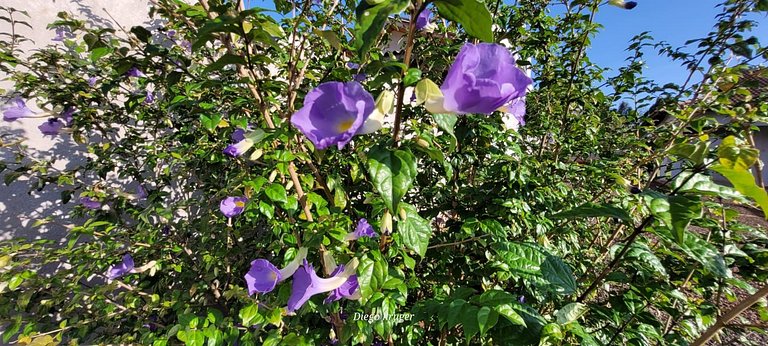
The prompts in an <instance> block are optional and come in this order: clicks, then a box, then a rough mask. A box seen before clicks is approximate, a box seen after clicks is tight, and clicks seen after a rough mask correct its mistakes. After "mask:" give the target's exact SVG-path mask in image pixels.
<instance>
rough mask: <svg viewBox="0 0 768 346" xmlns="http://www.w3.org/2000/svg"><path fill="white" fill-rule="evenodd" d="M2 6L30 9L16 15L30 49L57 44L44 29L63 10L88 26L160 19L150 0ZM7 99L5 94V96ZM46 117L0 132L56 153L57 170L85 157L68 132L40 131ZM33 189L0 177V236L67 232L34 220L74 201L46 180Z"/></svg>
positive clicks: (10, 2)
mask: <svg viewBox="0 0 768 346" xmlns="http://www.w3.org/2000/svg"><path fill="white" fill-rule="evenodd" d="M0 6H4V7H13V8H15V9H17V10H20V11H27V13H29V16H30V18H24V17H19V18H18V19H21V20H24V21H26V22H28V23H29V24H30V25H31V26H32V29H29V28H27V27H26V26H22V25H19V26H17V27H16V32H17V33H18V34H20V35H23V36H25V37H27V38H29V39H31V40H32V41H33V42H26V43H24V44H22V45H21V49H23V50H24V51H25V52H27V54H28V53H30V52H31V51H32V50H33V49H35V48H36V47H45V46H47V45H51V44H57V42H52V41H51V39H52V38H53V37H54V36H55V33H54V31H53V30H48V29H46V26H47V25H48V24H49V23H51V22H53V21H55V20H56V14H57V13H59V12H62V11H64V12H69V13H70V14H71V15H72V16H73V17H75V18H78V19H82V20H86V21H87V22H88V23H89V24H90V25H93V26H99V27H111V28H114V29H117V30H119V26H118V24H117V23H115V21H114V20H113V19H112V18H114V19H115V20H116V21H117V22H118V23H119V25H121V26H123V27H124V28H126V29H130V28H131V27H132V26H135V25H144V26H151V25H154V24H156V23H157V22H156V21H152V20H150V18H149V15H148V11H149V1H148V0H2V1H0ZM3 15H4V14H3ZM17 15H18V14H17ZM110 16H111V17H112V18H110ZM9 31H10V25H9V24H8V23H5V22H4V21H0V32H9ZM0 39H3V40H6V39H7V38H6V37H2V38H0ZM6 77H7V76H5V75H3V74H2V73H0V89H3V90H0V92H1V94H2V95H4V96H7V95H10V94H12V90H11V89H12V87H13V83H11V82H9V81H8V80H6ZM6 99H7V98H5V97H4V98H3V101H4V100H6ZM28 105H29V106H30V107H31V108H33V109H35V110H37V108H35V107H34V102H28ZM45 121H46V119H44V118H37V119H20V120H17V121H14V122H5V121H2V120H0V135H4V136H7V135H10V136H11V137H12V138H21V139H23V140H24V144H25V145H27V146H28V147H29V149H28V153H29V154H30V156H31V157H33V158H37V159H50V158H52V157H55V158H56V160H57V161H56V164H55V167H56V168H59V169H61V168H64V167H65V166H67V165H72V164H74V163H76V161H77V160H78V159H82V157H83V156H82V150H81V149H82V148H79V147H78V146H77V145H76V144H75V143H74V142H72V140H71V139H69V138H67V136H65V135H62V136H58V137H55V138H51V137H50V136H48V137H43V136H42V134H41V133H40V130H39V129H38V128H37V127H38V126H39V125H40V124H42V123H43V122H45ZM3 140H4V141H5V142H8V137H4V139H3ZM12 157H13V156H12V151H11V150H10V149H8V148H0V158H2V159H8V158H12ZM6 173H8V171H7V170H6V171H5V172H2V173H0V176H4V175H5V174H6ZM29 189H30V188H29V184H28V182H27V181H22V180H20V181H16V182H14V183H13V184H11V185H10V186H5V184H2V182H1V180H0V239H9V238H12V237H26V238H33V239H34V238H48V239H54V240H59V239H61V238H62V237H63V236H64V235H66V228H65V227H64V226H63V225H59V224H47V225H45V226H43V227H37V228H36V227H32V225H33V224H34V222H35V221H36V220H38V219H42V218H45V217H47V216H59V217H62V216H64V215H66V214H67V211H68V209H69V207H71V206H72V205H73V202H70V203H69V204H68V205H66V206H64V207H62V206H61V205H60V204H61V203H60V201H59V198H60V191H59V190H58V189H56V187H55V185H48V186H46V188H45V189H44V190H43V191H40V192H38V191H35V190H33V191H32V193H31V194H27V192H28V190H29ZM75 197H77V195H75ZM64 224H66V221H65V222H64Z"/></svg>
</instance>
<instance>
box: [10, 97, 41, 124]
mask: <svg viewBox="0 0 768 346" xmlns="http://www.w3.org/2000/svg"><path fill="white" fill-rule="evenodd" d="M34 115H35V112H33V111H32V110H31V109H29V107H27V104H26V103H25V102H24V100H22V99H21V97H16V98H14V99H12V100H11V102H9V103H8V104H6V105H5V106H4V107H3V120H5V121H14V120H16V119H19V118H27V117H31V116H34Z"/></svg>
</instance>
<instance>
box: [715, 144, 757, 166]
mask: <svg viewBox="0 0 768 346" xmlns="http://www.w3.org/2000/svg"><path fill="white" fill-rule="evenodd" d="M717 156H718V158H720V165H721V166H722V167H726V168H728V169H732V170H735V171H745V170H748V169H749V168H750V167H752V165H754V164H755V162H756V161H757V159H758V157H759V156H760V151H759V150H757V149H755V148H752V147H750V146H748V145H743V144H739V143H737V141H736V137H734V136H728V137H726V138H725V139H723V141H722V142H721V143H720V147H718V148H717Z"/></svg>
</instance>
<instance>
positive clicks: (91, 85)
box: [88, 77, 99, 88]
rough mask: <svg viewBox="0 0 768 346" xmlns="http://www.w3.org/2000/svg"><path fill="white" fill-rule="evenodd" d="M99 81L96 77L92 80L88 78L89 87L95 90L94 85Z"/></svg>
mask: <svg viewBox="0 0 768 346" xmlns="http://www.w3.org/2000/svg"><path fill="white" fill-rule="evenodd" d="M98 80H99V79H98V78H96V77H90V78H88V86H89V87H91V88H93V86H94V85H96V82H97V81H98Z"/></svg>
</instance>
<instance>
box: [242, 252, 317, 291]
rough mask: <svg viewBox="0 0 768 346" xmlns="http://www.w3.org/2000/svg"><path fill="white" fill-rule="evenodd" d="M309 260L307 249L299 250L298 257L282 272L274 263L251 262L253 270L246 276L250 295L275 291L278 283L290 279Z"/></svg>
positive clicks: (263, 260) (259, 260)
mask: <svg viewBox="0 0 768 346" xmlns="http://www.w3.org/2000/svg"><path fill="white" fill-rule="evenodd" d="M305 258H307V248H305V247H302V248H299V251H298V252H297V253H296V257H294V258H293V260H292V261H291V263H289V264H288V265H287V266H285V268H283V269H282V270H278V269H277V267H275V266H274V265H273V264H272V263H270V262H269V261H267V260H265V259H257V260H254V261H252V262H251V269H250V270H248V273H246V274H245V283H246V286H247V287H248V295H254V294H255V293H257V292H259V293H267V292H271V291H272V290H273V289H275V286H276V285H277V283H278V282H280V281H283V280H286V279H288V278H289V277H291V276H292V275H293V273H295V272H296V269H298V268H299V263H301V262H302V261H304V259H305Z"/></svg>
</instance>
